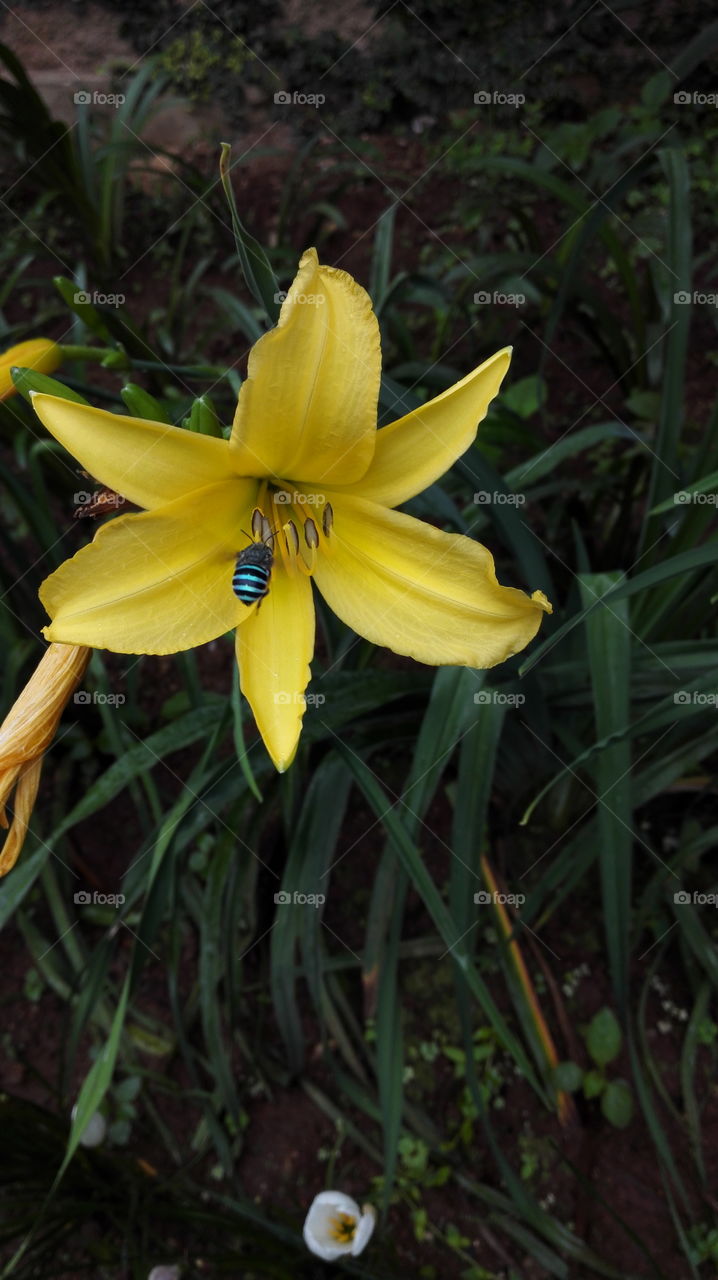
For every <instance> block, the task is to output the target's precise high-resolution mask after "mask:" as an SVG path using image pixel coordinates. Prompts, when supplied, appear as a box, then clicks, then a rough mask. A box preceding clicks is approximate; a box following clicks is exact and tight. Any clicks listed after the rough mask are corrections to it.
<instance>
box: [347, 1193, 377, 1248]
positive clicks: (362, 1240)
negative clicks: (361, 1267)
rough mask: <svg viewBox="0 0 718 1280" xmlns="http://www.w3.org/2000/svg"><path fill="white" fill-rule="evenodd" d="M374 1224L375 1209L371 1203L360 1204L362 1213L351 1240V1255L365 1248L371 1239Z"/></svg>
mask: <svg viewBox="0 0 718 1280" xmlns="http://www.w3.org/2000/svg"><path fill="white" fill-rule="evenodd" d="M375 1226H376V1209H375V1208H374V1206H373V1205H371V1204H365V1205H363V1206H362V1215H361V1218H360V1219H359V1226H358V1227H357V1229H356V1234H355V1236H354V1239H353V1240H352V1255H353V1256H354V1257H355V1258H356V1257H357V1256H358V1255H359V1254H360V1253H361V1252H362V1250H363V1249H366V1247H367V1245H368V1243H369V1241H370V1240H371V1237H372V1234H373V1232H374V1227H375Z"/></svg>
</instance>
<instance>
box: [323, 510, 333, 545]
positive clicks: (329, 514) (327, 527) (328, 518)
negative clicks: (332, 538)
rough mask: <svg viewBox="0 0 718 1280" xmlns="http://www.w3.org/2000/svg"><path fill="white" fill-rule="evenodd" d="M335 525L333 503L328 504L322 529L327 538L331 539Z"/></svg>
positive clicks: (324, 512)
mask: <svg viewBox="0 0 718 1280" xmlns="http://www.w3.org/2000/svg"><path fill="white" fill-rule="evenodd" d="M333 524H334V512H333V510H332V504H331V502H327V504H326V506H325V507H324V511H323V512H322V529H323V530H324V535H325V537H327V538H328V537H329V534H330V533H331V531H332V526H333Z"/></svg>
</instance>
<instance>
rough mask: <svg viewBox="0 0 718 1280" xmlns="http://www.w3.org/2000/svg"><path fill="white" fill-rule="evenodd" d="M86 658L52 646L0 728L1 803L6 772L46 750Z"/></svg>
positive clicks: (85, 651) (79, 650)
mask: <svg viewBox="0 0 718 1280" xmlns="http://www.w3.org/2000/svg"><path fill="white" fill-rule="evenodd" d="M89 658H90V651H89V649H83V648H75V647H74V646H73V645H68V644H51V645H50V647H49V649H47V650H46V651H45V653H44V654H43V656H42V658H41V659H40V662H39V663H38V665H37V667H36V669H35V671H34V672H33V674H32V676H31V677H30V680H29V681H28V683H27V684H26V685H25V688H24V689H23V691H22V693H21V694H20V696H19V697H18V698H17V699H16V700H15V702H14V703H13V705H12V707H11V708H10V710H9V712H8V714H7V716H6V717H5V719H4V720H3V722H2V724H1V725H0V803H3V802H4V786H3V779H4V777H5V771H6V770H9V769H12V768H13V767H15V766H16V765H21V764H27V762H28V760H33V759H34V758H35V757H36V756H40V755H42V753H43V751H46V750H47V748H48V747H49V745H50V743H51V742H52V739H53V737H54V736H55V730H56V728H57V724H58V721H59V719H60V716H61V715H62V712H63V709H64V707H65V705H66V703H67V701H68V699H69V697H70V694H71V693H72V692H73V690H74V688H75V686H76V684H77V682H78V680H79V679H80V678H81V676H83V675H84V673H85V668H86V667H87V663H88V661H89Z"/></svg>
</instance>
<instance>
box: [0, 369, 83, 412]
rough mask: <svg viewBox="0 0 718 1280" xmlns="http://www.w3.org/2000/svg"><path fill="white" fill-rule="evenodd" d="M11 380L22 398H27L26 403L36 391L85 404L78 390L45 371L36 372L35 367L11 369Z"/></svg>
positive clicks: (29, 401) (29, 402)
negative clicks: (73, 389) (72, 388)
mask: <svg viewBox="0 0 718 1280" xmlns="http://www.w3.org/2000/svg"><path fill="white" fill-rule="evenodd" d="M10 372H11V374H12V380H13V382H14V384H15V390H16V391H19V393H20V395H21V396H22V398H23V400H27V402H28V404H30V405H31V404H32V397H33V395H34V394H36V393H37V392H41V393H42V394H43V395H47V396H59V397H60V399H61V400H70V401H71V402H72V403H73V404H87V400H86V399H85V397H84V396H81V395H80V393H79V391H72V390H71V389H70V387H66V386H65V384H64V382H58V381H57V378H51V377H49V375H48V374H46V373H38V372H37V370H36V369H21V368H15V369H11V371H10Z"/></svg>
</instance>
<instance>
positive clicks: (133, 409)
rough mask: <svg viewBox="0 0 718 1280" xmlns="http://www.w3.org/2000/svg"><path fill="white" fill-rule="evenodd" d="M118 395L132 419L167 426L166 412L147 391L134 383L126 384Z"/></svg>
mask: <svg viewBox="0 0 718 1280" xmlns="http://www.w3.org/2000/svg"><path fill="white" fill-rule="evenodd" d="M120 395H121V396H122V399H123V400H124V402H125V404H126V405H127V408H128V409H129V411H130V413H131V414H132V417H133V418H145V419H146V420H147V421H148V422H166V423H168V424H169V417H168V415H167V411H166V410H165V409H164V407H163V406H162V405H161V404H160V402H159V400H155V397H154V396H151V395H150V393H149V391H145V389H144V387H139V386H138V385H137V383H136V382H126V383H125V385H124V387H123V388H122V390H121V391H120Z"/></svg>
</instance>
